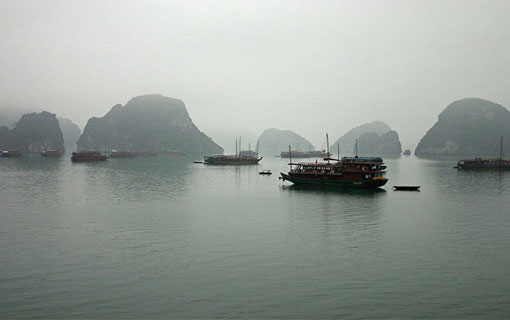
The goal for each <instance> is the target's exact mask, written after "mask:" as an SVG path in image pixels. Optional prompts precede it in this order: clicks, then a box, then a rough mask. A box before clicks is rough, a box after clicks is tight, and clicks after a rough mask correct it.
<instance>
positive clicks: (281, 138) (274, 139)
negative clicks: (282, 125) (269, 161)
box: [259, 128, 315, 156]
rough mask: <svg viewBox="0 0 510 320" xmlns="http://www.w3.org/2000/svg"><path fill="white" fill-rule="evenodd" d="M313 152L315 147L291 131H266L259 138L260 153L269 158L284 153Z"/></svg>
mask: <svg viewBox="0 0 510 320" xmlns="http://www.w3.org/2000/svg"><path fill="white" fill-rule="evenodd" d="M289 145H290V146H291V147H292V150H300V151H313V150H315V148H314V146H313V145H312V144H311V143H310V141H308V140H306V139H305V138H303V137H302V136H300V135H299V134H297V133H295V132H293V131H290V130H280V129H276V128H271V129H266V130H264V132H262V134H261V135H260V137H259V153H260V154H263V155H267V156H276V155H279V154H280V153H281V152H282V151H288V150H289Z"/></svg>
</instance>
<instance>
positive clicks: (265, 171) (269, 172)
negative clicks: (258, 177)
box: [259, 170, 271, 174]
mask: <svg viewBox="0 0 510 320" xmlns="http://www.w3.org/2000/svg"><path fill="white" fill-rule="evenodd" d="M259 174H271V170H262V171H259Z"/></svg>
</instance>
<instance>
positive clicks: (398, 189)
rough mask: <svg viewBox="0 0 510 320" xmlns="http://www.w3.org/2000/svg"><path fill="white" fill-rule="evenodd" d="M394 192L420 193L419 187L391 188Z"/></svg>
mask: <svg viewBox="0 0 510 320" xmlns="http://www.w3.org/2000/svg"><path fill="white" fill-rule="evenodd" d="M393 189H395V191H420V186H393Z"/></svg>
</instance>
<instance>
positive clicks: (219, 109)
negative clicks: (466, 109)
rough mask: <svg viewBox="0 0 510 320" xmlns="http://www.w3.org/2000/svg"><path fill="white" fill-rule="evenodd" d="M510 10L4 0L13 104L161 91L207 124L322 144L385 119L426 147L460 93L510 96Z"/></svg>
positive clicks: (87, 101)
mask: <svg viewBox="0 0 510 320" xmlns="http://www.w3.org/2000/svg"><path fill="white" fill-rule="evenodd" d="M509 17H510V1H451V0H448V1H381V0H377V1H279V0H276V1H247V0H246V1H242V0H241V1H239V0H236V1H210V0H207V1H206V0H203V1H189V0H186V1H91V0H87V1H76V0H74V1H43V0H37V1H20V0H16V1H5V0H0V43H1V52H0V65H1V67H2V68H1V72H0V105H2V106H3V107H6V106H7V107H13V106H14V107H19V108H21V107H28V108H37V109H45V110H48V111H51V112H54V113H57V114H58V115H59V116H63V117H67V118H70V119H72V120H73V121H75V122H77V123H78V124H79V125H80V126H82V127H83V126H84V125H85V123H86V121H87V119H88V118H89V117H92V116H103V115H104V114H105V113H106V112H107V111H108V110H109V109H110V108H111V107H112V106H113V105H115V104H117V103H121V104H125V103H126V102H127V101H128V100H129V99H130V98H131V97H133V96H137V95H141V94H146V93H161V94H163V95H166V96H170V97H175V98H179V99H182V100H183V101H184V102H185V103H186V106H187V108H188V111H189V113H190V115H191V117H192V119H193V121H194V122H195V123H196V124H197V126H198V127H199V128H200V129H201V130H202V131H204V132H205V133H208V130H215V129H217V128H221V127H226V128H228V129H232V130H239V131H243V130H244V131H250V132H253V133H255V134H260V133H261V131H262V130H264V129H266V128H270V127H277V128H281V129H290V130H293V131H296V132H297V133H299V134H301V135H303V136H305V137H306V138H308V139H309V140H310V141H311V142H312V143H314V144H315V145H316V147H320V146H321V143H323V137H324V134H325V133H326V132H329V134H330V137H331V139H332V140H335V139H336V138H338V136H340V135H341V134H343V133H345V132H346V131H348V130H349V129H351V128H352V127H354V126H356V125H359V124H361V123H364V122H369V121H373V120H383V121H385V122H387V123H388V124H389V125H390V126H391V127H392V128H393V129H395V130H397V131H398V132H399V134H400V137H401V141H402V142H403V147H405V148H407V147H413V148H414V146H415V144H416V143H417V142H418V140H419V139H420V138H421V137H422V136H423V134H424V133H425V132H426V130H427V129H429V128H430V126H432V125H433V124H434V122H435V121H436V119H437V115H438V113H439V112H440V111H441V110H442V109H443V108H444V107H445V106H446V105H448V104H449V103H451V102H452V101H454V100H457V99H461V98H464V97H479V98H484V99H488V100H491V101H494V102H497V103H500V104H502V105H504V106H506V107H510V81H509V75H510V19H509ZM233 143H234V142H233Z"/></svg>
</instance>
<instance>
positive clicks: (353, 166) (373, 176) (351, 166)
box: [279, 141, 388, 188]
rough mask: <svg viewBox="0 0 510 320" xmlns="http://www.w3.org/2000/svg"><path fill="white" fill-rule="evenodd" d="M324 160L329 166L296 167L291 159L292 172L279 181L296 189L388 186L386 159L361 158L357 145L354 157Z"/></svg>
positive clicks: (283, 175)
mask: <svg viewBox="0 0 510 320" xmlns="http://www.w3.org/2000/svg"><path fill="white" fill-rule="evenodd" d="M328 145H329V141H328ZM289 149H290V147H289ZM328 153H329V151H328ZM291 157H292V155H291ZM324 160H326V161H327V162H315V163H292V158H291V160H290V163H289V165H290V171H289V172H288V173H286V174H285V173H280V174H281V177H280V178H279V179H281V180H283V181H286V180H287V181H290V182H292V183H294V184H296V185H320V186H332V187H354V188H378V187H382V186H384V185H385V184H386V182H388V179H387V178H386V177H385V176H384V173H385V169H386V166H385V165H384V162H383V159H382V158H380V157H359V156H358V154H357V142H356V152H355V156H354V157H343V158H341V159H334V158H324ZM292 166H295V167H294V168H293V167H292Z"/></svg>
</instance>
